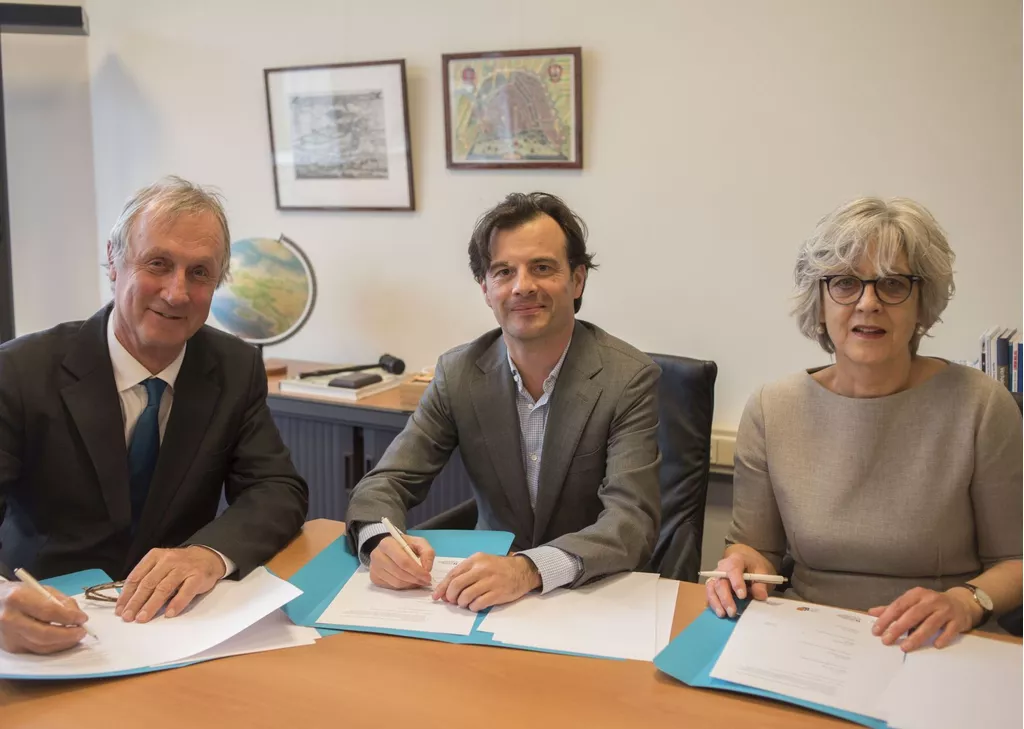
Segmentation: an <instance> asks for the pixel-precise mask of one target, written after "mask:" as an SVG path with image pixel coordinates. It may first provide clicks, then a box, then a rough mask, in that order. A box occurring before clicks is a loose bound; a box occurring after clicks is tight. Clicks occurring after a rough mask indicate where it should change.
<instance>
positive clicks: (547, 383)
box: [505, 337, 572, 405]
mask: <svg viewBox="0 0 1024 729" xmlns="http://www.w3.org/2000/svg"><path fill="white" fill-rule="evenodd" d="M571 345H572V337H569V342H568V343H567V344H566V345H565V349H563V350H562V356H561V357H559V358H558V362H557V363H556V364H555V366H554V367H553V368H552V370H551V372H550V373H548V376H547V377H545V378H544V384H543V385H542V386H541V387H542V389H543V390H544V394H543V395H541V396H540V399H539V400H537V401H536V402H534V400H533V396H532V395H530V393H529V392H528V391H527V389H526V386H525V385H523V378H522V377H520V376H519V370H517V369H516V363H515V362H513V361H512V353H511V352H509V351H508V347H506V348H505V355H506V356H507V357H508V367H509V369H510V370H512V379H514V380H515V381H516V387H517V388H518V390H519V394H520V395H522V396H523V397H525V398H527V399H528V400H529V401H530V402H534V404H535V405H540V404H543V403H545V402H547V399H548V397H549V396H550V395H551V391H552V390H553V389H554V388H555V382H557V381H558V374H559V373H560V372H561V371H562V365H563V364H564V363H565V355H567V354H568V353H569V347H570V346H571Z"/></svg>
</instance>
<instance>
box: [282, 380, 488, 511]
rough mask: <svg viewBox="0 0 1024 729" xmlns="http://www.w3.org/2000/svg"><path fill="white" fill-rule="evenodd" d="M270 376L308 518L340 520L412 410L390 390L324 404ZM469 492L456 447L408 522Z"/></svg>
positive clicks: (455, 502)
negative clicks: (282, 388) (305, 487)
mask: <svg viewBox="0 0 1024 729" xmlns="http://www.w3.org/2000/svg"><path fill="white" fill-rule="evenodd" d="M275 379H278V378H268V386H269V390H270V394H269V395H268V396H267V405H268V407H269V408H270V412H271V414H272V416H273V418H274V422H275V423H276V424H277V427H278V430H280V431H281V438H282V439H283V440H284V443H285V445H286V446H288V449H289V450H290V451H291V454H292V461H293V462H294V464H295V468H296V469H297V470H298V472H299V474H300V475H301V476H302V477H303V478H304V479H306V483H308V484H309V513H308V515H307V519H321V518H324V519H337V520H344V518H345V509H346V508H347V506H348V497H349V493H350V492H351V490H352V489H353V488H355V485H356V484H357V483H359V479H361V478H362V477H363V476H364V475H365V474H366V473H367V472H369V471H370V470H371V469H372V468H373V467H374V466H375V465H376V464H377V462H378V461H379V460H380V458H381V456H382V455H384V451H385V450H387V447H388V446H389V445H391V441H393V440H394V439H395V437H396V436H397V435H398V434H399V433H400V432H401V430H402V428H403V427H405V423H406V421H407V420H408V419H409V416H410V415H411V413H412V411H411V410H410V409H408V408H403V407H402V406H401V405H400V404H399V402H398V398H397V393H395V392H386V393H382V394H381V395H379V396H375V397H372V398H367V399H366V401H359V402H358V403H348V402H327V401H324V400H312V399H306V398H299V397H294V396H291V395H285V394H282V393H280V392H279V391H278V390H277V387H276V382H274V380H275ZM388 396H390V397H388ZM472 496H473V491H472V484H471V483H470V480H469V475H468V474H467V473H466V469H465V467H464V466H463V465H462V458H461V457H460V456H459V453H458V451H457V450H456V452H455V453H453V454H452V458H451V460H450V461H449V462H448V464H447V465H446V466H445V467H444V469H443V470H442V471H441V473H440V474H438V476H437V478H436V479H434V483H433V485H432V486H431V488H430V494H429V495H428V497H427V499H426V501H424V502H423V503H422V504H420V505H419V506H417V507H415V508H414V509H412V510H411V511H410V512H409V520H408V522H409V524H411V525H414V524H417V523H419V522H421V521H424V520H425V519H428V518H430V517H431V516H434V515H436V514H439V513H441V512H442V511H445V510H446V509H449V508H451V507H453V506H455V505H457V504H459V503H461V502H463V501H465V500H466V499H469V498H471V497H472Z"/></svg>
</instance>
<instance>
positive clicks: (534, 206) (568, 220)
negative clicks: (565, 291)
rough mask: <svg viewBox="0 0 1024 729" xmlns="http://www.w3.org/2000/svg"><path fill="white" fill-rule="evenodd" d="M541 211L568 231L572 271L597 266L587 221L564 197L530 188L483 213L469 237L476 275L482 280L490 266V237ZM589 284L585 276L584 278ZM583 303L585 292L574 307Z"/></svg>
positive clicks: (527, 220) (470, 256)
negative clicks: (589, 238) (590, 242)
mask: <svg viewBox="0 0 1024 729" xmlns="http://www.w3.org/2000/svg"><path fill="white" fill-rule="evenodd" d="M540 215H547V216H549V217H551V218H553V219H554V221H555V222H556V223H558V227H559V228H561V229H562V232H563V233H565V252H566V255H567V257H568V259H569V270H570V272H572V271H575V270H576V268H577V266H584V267H585V268H586V270H587V271H590V270H591V269H595V268H597V264H596V263H594V254H593V253H587V224H586V223H584V222H583V219H582V218H580V216H578V215H577V214H576V213H574V212H573V211H572V210H570V209H569V206H568V205H566V204H565V203H564V202H562V200H561V199H560V198H558V197H556V196H554V195H549V194H548V193H546V192H531V193H529V194H528V195H527V194H524V193H521V192H513V193H511V194H510V195H508V197H506V198H505V199H504V200H502V201H501V202H500V203H498V204H497V205H495V206H494V207H493V208H491V209H490V210H488V211H487V212H486V213H484V214H483V215H481V216H480V219H479V220H477V221H476V227H475V228H473V235H472V236H471V237H470V239H469V268H470V270H471V271H472V272H473V278H475V279H476V281H477V283H480V282H482V281H483V280H484V278H485V277H486V276H487V269H488V268H490V266H491V238H492V237H493V236H494V233H495V232H496V231H499V230H514V229H516V228H518V227H519V226H520V225H523V224H525V223H529V222H530V221H531V220H533V219H535V218H537V217H538V216H540ZM583 283H584V286H586V280H584V282H583ZM582 304H583V292H582V291H580V295H579V298H577V299H576V300H575V301H573V311H576V312H578V311H579V310H580V306H582Z"/></svg>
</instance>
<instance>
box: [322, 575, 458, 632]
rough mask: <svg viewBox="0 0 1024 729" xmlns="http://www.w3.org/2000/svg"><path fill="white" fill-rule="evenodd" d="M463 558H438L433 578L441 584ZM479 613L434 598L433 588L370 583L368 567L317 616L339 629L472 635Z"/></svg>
mask: <svg viewBox="0 0 1024 729" xmlns="http://www.w3.org/2000/svg"><path fill="white" fill-rule="evenodd" d="M461 561H462V558H460V557H435V558H434V565H433V568H432V569H431V574H430V576H431V578H432V580H433V583H434V584H435V585H437V584H438V583H439V582H441V580H443V579H444V578H445V576H446V575H447V574H448V573H449V572H450V571H451V570H452V568H453V567H455V565H457V564H458V563H459V562H461ZM476 618H477V614H476V613H474V612H471V611H470V610H465V609H463V608H460V607H458V606H457V605H450V604H448V603H446V602H443V601H440V600H437V601H435V600H434V599H433V597H432V592H431V590H430V588H427V587H422V588H414V589H410V590H390V589H388V588H385V587H377V586H376V585H374V584H373V583H372V582H370V572H369V570H367V569H366V568H365V567H360V568H359V569H357V570H356V571H355V572H354V573H353V574H352V576H351V577H350V578H349V579H348V581H347V582H346V583H345V585H344V586H343V587H342V588H341V591H340V592H339V593H338V594H337V595H336V596H335V597H334V599H333V600H331V602H330V603H329V604H328V605H327V608H326V609H325V610H324V611H323V612H322V613H321V614H320V617H318V618H317V619H316V624H317V625H323V626H330V627H337V628H342V629H344V628H370V629H373V628H376V629H384V630H411V631H418V632H423V633H443V634H447V635H469V634H470V632H471V631H472V630H473V623H474V622H476Z"/></svg>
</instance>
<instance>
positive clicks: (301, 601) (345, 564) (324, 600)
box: [284, 529, 514, 645]
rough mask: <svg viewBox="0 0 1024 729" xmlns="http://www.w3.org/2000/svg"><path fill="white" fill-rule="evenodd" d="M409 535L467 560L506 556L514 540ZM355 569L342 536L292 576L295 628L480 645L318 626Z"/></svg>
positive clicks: (494, 535)
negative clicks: (295, 589) (295, 594)
mask: <svg viewBox="0 0 1024 729" xmlns="http://www.w3.org/2000/svg"><path fill="white" fill-rule="evenodd" d="M409 534H411V535H412V536H414V537H422V538H423V539H426V540H427V541H428V542H430V546H431V547H433V548H434V551H435V552H436V553H437V554H439V555H443V556H445V557H469V556H471V555H473V554H476V553H477V552H484V553H485V554H498V555H501V554H508V550H509V547H511V546H512V540H513V539H514V536H513V535H512V534H510V533H509V532H491V531H478V530H455V529H431V530H416V529H414V530H412V531H410V532H409ZM357 569H359V558H358V557H356V555H355V554H353V553H352V552H351V551H350V550H349V547H348V541H347V540H346V539H345V537H339V538H338V539H337V540H335V541H334V542H331V544H329V545H328V546H327V547H326V548H325V549H324V550H323V551H322V552H320V554H318V555H317V556H315V557H314V558H313V559H311V560H310V561H309V562H308V563H307V564H306V565H305V566H304V567H303V568H302V569H300V570H299V571H298V572H296V573H295V574H294V575H293V576H292V578H291V580H290V582H291V583H292V584H293V585H295V586H296V587H298V588H299V589H300V590H302V595H300V596H299V597H297V598H295V599H294V600H292V601H291V602H290V603H288V604H287V605H285V607H284V611H285V614H287V615H288V617H289V618H291V619H292V622H293V623H295V624H296V625H307V626H312V627H315V628H318V629H319V630H320V632H321V634H322V635H329V634H331V633H335V632H338V631H344V630H351V631H355V632H365V633H384V634H386V635H401V636H405V637H409V638H426V639H428V640H440V641H444V642H446V643H478V642H480V639H479V638H478V637H474V635H473V634H470V635H468V636H466V635H448V634H443V633H426V632H421V631H408V630H389V629H386V628H364V627H362V626H348V625H329V624H324V623H318V622H317V618H319V617H320V615H321V614H322V613H323V611H324V610H326V609H327V606H328V605H330V604H331V601H332V600H334V598H335V597H337V595H338V593H339V592H341V588H342V587H344V586H345V583H346V582H348V579H349V578H350V577H351V576H352V575H353V574H354V573H355V571H356V570H357ZM484 615H485V613H484V612H481V613H480V615H479V617H478V618H477V620H476V623H475V624H474V626H473V633H476V629H477V627H478V626H479V625H480V622H481V621H482V620H483V617H484ZM482 636H488V634H487V633H483V634H482ZM496 645H497V644H496Z"/></svg>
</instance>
